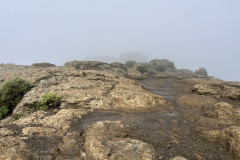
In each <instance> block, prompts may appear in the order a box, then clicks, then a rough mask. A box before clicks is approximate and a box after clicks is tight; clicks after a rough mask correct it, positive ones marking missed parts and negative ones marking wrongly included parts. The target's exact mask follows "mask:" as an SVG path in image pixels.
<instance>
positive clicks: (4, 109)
mask: <svg viewBox="0 0 240 160" xmlns="http://www.w3.org/2000/svg"><path fill="white" fill-rule="evenodd" d="M9 111H10V110H9V109H8V107H7V106H2V107H0V119H2V118H3V117H5V116H6V115H8V113H9Z"/></svg>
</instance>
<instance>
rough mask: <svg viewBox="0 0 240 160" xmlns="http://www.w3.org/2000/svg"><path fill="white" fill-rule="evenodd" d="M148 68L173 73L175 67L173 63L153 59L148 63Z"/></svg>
mask: <svg viewBox="0 0 240 160" xmlns="http://www.w3.org/2000/svg"><path fill="white" fill-rule="evenodd" d="M148 66H149V67H150V68H152V69H155V70H157V71H160V72H175V71H176V67H175V65H174V63H173V62H170V61H169V60H167V59H154V60H151V61H150V62H149V63H148Z"/></svg>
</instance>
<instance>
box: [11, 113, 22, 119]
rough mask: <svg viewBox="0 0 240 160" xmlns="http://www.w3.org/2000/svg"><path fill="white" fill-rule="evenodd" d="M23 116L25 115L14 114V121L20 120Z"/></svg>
mask: <svg viewBox="0 0 240 160" xmlns="http://www.w3.org/2000/svg"><path fill="white" fill-rule="evenodd" d="M22 116H23V115H21V114H13V115H12V118H13V120H14V121H16V120H19V119H20V118H21V117H22Z"/></svg>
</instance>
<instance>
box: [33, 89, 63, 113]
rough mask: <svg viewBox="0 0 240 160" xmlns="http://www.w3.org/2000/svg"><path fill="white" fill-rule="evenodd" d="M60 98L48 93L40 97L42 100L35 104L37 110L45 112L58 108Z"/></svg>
mask: <svg viewBox="0 0 240 160" xmlns="http://www.w3.org/2000/svg"><path fill="white" fill-rule="evenodd" d="M61 99H62V97H61V96H57V94H56V93H48V94H45V95H43V96H42V100H41V101H40V102H38V103H37V110H47V109H49V108H52V107H58V106H60V103H61Z"/></svg>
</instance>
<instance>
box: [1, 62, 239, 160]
mask: <svg viewBox="0 0 240 160" xmlns="http://www.w3.org/2000/svg"><path fill="white" fill-rule="evenodd" d="M22 67H24V66H22ZM26 68H28V67H25V69H26ZM22 69H23V68H22ZM32 69H33V68H30V69H29V70H26V71H25V72H23V71H22V70H19V72H18V74H21V76H23V77H24V75H26V77H27V74H29V73H31V72H32V71H30V70H32ZM13 70H14V69H13ZM35 71H39V72H42V74H39V75H38V74H34V73H32V75H35V76H33V77H31V76H30V77H28V79H29V80H32V82H36V84H37V86H36V87H35V88H33V89H36V92H39V93H40V92H42V91H45V90H46V92H48V91H49V88H51V86H53V88H54V89H53V91H58V90H57V89H56V88H58V87H59V88H60V86H61V87H63V86H64V84H66V83H65V82H64V80H63V79H64V78H63V79H62V78H59V77H61V76H63V75H65V74H66V75H67V76H66V78H68V77H71V78H69V79H68V80H67V82H68V81H69V82H72V83H76V82H77V81H81V82H83V84H86V86H88V85H90V84H88V83H87V81H90V82H91V84H92V83H94V87H96V88H97V90H98V91H99V90H101V89H100V88H98V85H95V83H97V82H98V81H99V85H100V86H101V85H106V86H108V85H110V84H111V83H115V82H118V83H117V85H116V86H115V88H114V89H116V88H117V89H116V91H115V92H114V89H112V90H111V91H110V92H108V93H107V94H106V95H108V96H109V97H110V98H108V99H111V97H112V96H113V95H111V92H112V91H113V93H114V95H116V94H119V95H121V94H127V93H129V94H130V93H131V92H132V93H134V94H136V95H139V94H140V95H145V94H146V95H147V96H146V97H148V96H149V97H155V96H156V97H158V98H157V99H158V100H159V101H158V100H157V102H158V103H157V104H158V105H156V102H154V103H146V102H143V103H145V104H146V105H145V106H143V107H140V108H139V107H134V105H132V106H131V104H132V103H135V102H134V101H139V100H141V99H142V100H143V101H146V99H147V98H146V99H143V98H142V97H145V96H142V97H140V98H139V99H135V98H134V97H135V96H132V97H131V96H129V95H128V94H127V95H128V97H130V98H129V99H128V98H126V100H124V101H123V102H124V103H122V104H126V103H127V105H122V106H121V105H120V108H122V110H117V109H116V108H117V105H115V107H110V108H109V107H106V108H105V107H103V108H102V109H104V110H101V109H98V108H101V107H95V106H94V105H93V106H91V105H89V104H90V103H89V101H87V103H86V104H87V105H89V106H90V107H85V105H81V102H82V99H81V97H80V99H81V101H79V100H78V99H77V98H76V99H75V101H76V102H77V103H76V105H75V103H69V99H68V97H67V96H66V97H65V98H64V101H65V103H63V105H62V106H61V107H62V109H61V110H56V111H54V112H43V111H37V112H34V113H32V112H29V113H28V114H27V115H25V116H24V117H22V118H21V119H19V120H17V121H14V122H9V123H8V124H5V125H0V136H1V138H0V141H1V143H0V159H19V160H20V159H24V160H25V159H26V160H27V159H47V160H48V159H66V160H67V159H69V160H70V159H118V158H119V159H128V158H131V159H132V157H134V159H163V160H164V159H167V160H168V159H184V157H185V158H186V159H222V160H228V159H240V158H239V153H240V152H239V118H238V114H237V113H238V110H239V105H240V103H239V100H237V99H231V98H229V97H227V96H226V97H224V96H221V95H223V93H224V92H225V91H229V92H231V91H232V90H238V87H237V86H238V84H237V83H232V82H231V83H228V82H223V81H220V80H217V79H213V78H201V79H199V78H198V79H179V78H177V77H175V78H174V77H171V78H164V79H162V78H161V79H155V78H150V79H146V80H142V81H139V83H141V84H142V85H143V86H144V88H145V89H147V90H150V91H152V92H154V93H155V95H152V94H150V93H149V92H147V91H144V90H142V88H141V87H140V86H139V85H137V84H136V83H135V82H133V81H131V80H127V79H125V78H122V77H119V76H116V75H114V74H111V73H106V72H99V71H84V72H83V71H79V70H75V69H72V68H64V67H54V68H51V67H49V68H47V70H45V69H39V67H38V68H37V67H36V68H34V72H35ZM43 71H45V72H43ZM9 73H11V70H10V71H9ZM12 73H13V74H12V76H13V75H14V71H12ZM15 73H16V72H15ZM43 73H44V74H43ZM1 74H2V72H1ZM98 74H100V75H98ZM102 74H104V75H105V78H99V77H103V76H101V75H102ZM3 75H4V74H3ZM6 75H7V76H2V77H4V78H5V79H6V77H8V78H9V77H10V76H9V75H8V74H7V73H6ZM29 75H31V74H29ZM49 75H51V76H49ZM74 75H75V76H74ZM58 76H59V77H58ZM39 77H40V78H39ZM42 77H44V78H42ZM114 77H115V78H114ZM58 78H59V79H60V80H59V79H58ZM75 78H76V79H75ZM71 79H73V80H72V81H71ZM56 80H57V81H59V83H57V84H56V82H57V81H56ZM124 83H128V84H129V85H130V86H125V85H124ZM43 84H46V87H45V85H43ZM196 84H201V85H211V86H212V88H210V89H213V90H214V91H216V92H217V94H216V95H214V94H213V95H212V94H201V93H198V92H196V91H194V90H193V87H194V86H195V85H196ZM58 85H59V86H58ZM56 86H58V87H56ZM70 86H71V85H70ZM110 86H111V85H110ZM131 86H132V87H131ZM133 86H134V87H133ZM124 87H127V89H125V88H124ZM42 88H44V89H42ZM104 88H105V87H104ZM106 88H107V87H106ZM123 88H124V89H123ZM41 89H42V90H41ZM73 89H74V87H73ZM207 89H209V88H208V87H207ZM76 90H77V91H79V92H80V91H82V90H84V89H83V88H81V89H76ZM86 90H89V92H91V93H92V94H94V95H95V94H96V95H101V92H100V91H99V94H98V93H95V92H92V90H91V87H90V88H86ZM119 90H120V91H121V92H118V91H119ZM50 91H51V90H50ZM30 93H31V92H29V95H28V96H26V97H24V98H25V100H24V99H23V101H22V102H21V103H20V104H23V102H24V101H28V100H27V98H29V97H31V96H32V95H31V94H33V96H32V97H37V96H36V95H35V94H34V93H35V92H34V93H31V94H30ZM44 93H45V92H44ZM57 93H58V94H61V93H62V92H60V91H59V92H57ZM83 93H84V92H83ZM157 94H160V95H163V96H164V97H165V98H166V100H167V101H168V102H171V104H169V103H168V102H166V101H165V100H163V99H162V97H160V96H158V95H157ZM130 95H131V94H130ZM63 96H64V95H63ZM36 99H37V98H36ZM120 99H121V98H120ZM115 100H116V99H112V100H111V103H110V102H109V101H108V100H106V101H105V104H107V105H109V104H117V103H119V102H118V101H115ZM121 100H122V99H121ZM128 100H129V101H130V102H132V103H130V102H128ZM70 102H71V101H70ZM120 102H122V101H120ZM20 104H19V106H21V105H20ZM71 104H74V105H71ZM120 104H121V103H120ZM25 105H27V103H26V104H25ZM155 105H156V107H153V106H155ZM19 106H18V107H19ZM76 106H77V107H76ZM112 106H114V105H112ZM127 106H131V108H132V107H133V108H135V110H131V108H130V107H127ZM163 106H164V107H163ZM19 108H22V107H19ZM22 109H23V108H22ZM19 111H21V109H20V110H19ZM232 115H234V116H232ZM126 148H127V150H126Z"/></svg>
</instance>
